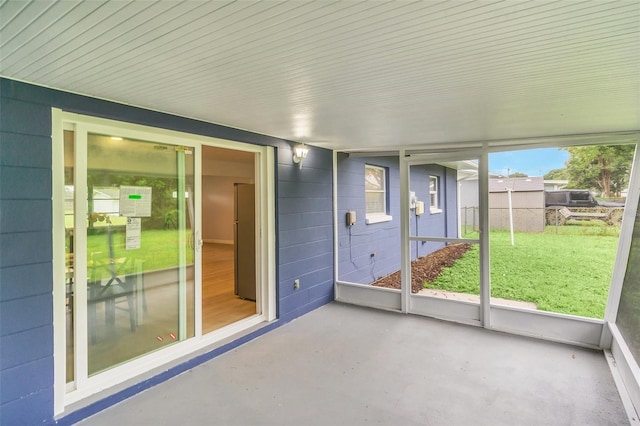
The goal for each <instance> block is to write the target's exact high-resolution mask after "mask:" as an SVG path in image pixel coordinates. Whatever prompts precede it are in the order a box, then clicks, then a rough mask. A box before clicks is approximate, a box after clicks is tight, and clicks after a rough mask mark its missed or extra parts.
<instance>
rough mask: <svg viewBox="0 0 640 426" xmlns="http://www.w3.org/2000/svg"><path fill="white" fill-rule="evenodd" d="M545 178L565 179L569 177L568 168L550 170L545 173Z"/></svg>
mask: <svg viewBox="0 0 640 426" xmlns="http://www.w3.org/2000/svg"><path fill="white" fill-rule="evenodd" d="M544 179H545V180H565V179H568V176H567V169H553V170H549V171H548V172H547V173H546V174H545V175H544Z"/></svg>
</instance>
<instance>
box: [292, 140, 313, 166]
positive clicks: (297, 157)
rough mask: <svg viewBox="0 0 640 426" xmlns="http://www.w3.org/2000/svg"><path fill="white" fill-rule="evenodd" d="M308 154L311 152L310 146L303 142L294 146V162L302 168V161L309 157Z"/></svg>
mask: <svg viewBox="0 0 640 426" xmlns="http://www.w3.org/2000/svg"><path fill="white" fill-rule="evenodd" d="M307 154H309V148H307V146H306V145H305V144H303V143H301V144H298V145H296V146H294V147H293V162H294V163H296V164H298V165H299V166H300V168H301V169H302V162H303V161H304V159H305V158H307Z"/></svg>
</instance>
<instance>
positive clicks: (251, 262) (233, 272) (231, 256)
mask: <svg viewBox="0 0 640 426" xmlns="http://www.w3.org/2000/svg"><path fill="white" fill-rule="evenodd" d="M256 156H257V154H256V153H253V152H246V151H239V150H233V149H226V148H218V147H212V146H203V147H202V186H201V188H202V241H203V245H202V252H201V253H202V333H203V334H206V333H210V332H212V331H215V330H217V329H219V328H222V327H225V326H227V325H230V324H232V323H235V322H237V321H239V320H242V319H244V318H247V317H250V316H253V315H255V314H258V313H259V312H258V309H257V304H256V299H257V296H258V295H259V294H258V290H259V286H258V285H257V282H256V240H255V224H256V222H255V221H256V215H255V198H256V193H255V183H256V166H255V164H256Z"/></svg>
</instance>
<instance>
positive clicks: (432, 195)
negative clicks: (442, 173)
mask: <svg viewBox="0 0 640 426" xmlns="http://www.w3.org/2000/svg"><path fill="white" fill-rule="evenodd" d="M431 182H435V184H434V188H435V190H432V189H431ZM429 212H430V213H431V214H434V213H442V209H441V208H440V177H439V176H435V175H429Z"/></svg>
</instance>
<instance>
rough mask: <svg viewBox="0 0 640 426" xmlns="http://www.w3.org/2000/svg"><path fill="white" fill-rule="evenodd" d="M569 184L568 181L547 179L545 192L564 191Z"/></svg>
mask: <svg viewBox="0 0 640 426" xmlns="http://www.w3.org/2000/svg"><path fill="white" fill-rule="evenodd" d="M568 184H569V181H568V180H566V179H555V180H550V179H545V181H544V190H545V191H557V190H558V189H564V188H566V187H567V185H568Z"/></svg>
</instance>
